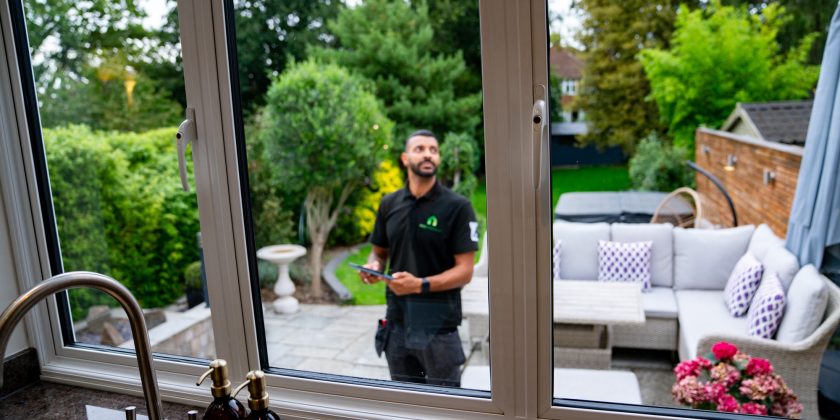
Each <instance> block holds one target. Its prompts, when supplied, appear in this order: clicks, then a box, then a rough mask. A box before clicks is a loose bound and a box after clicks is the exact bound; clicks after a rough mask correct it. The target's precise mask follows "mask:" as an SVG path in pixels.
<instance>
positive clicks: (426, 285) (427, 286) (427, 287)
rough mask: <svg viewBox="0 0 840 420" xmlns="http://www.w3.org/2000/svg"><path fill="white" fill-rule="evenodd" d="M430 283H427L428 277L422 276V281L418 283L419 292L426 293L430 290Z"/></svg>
mask: <svg viewBox="0 0 840 420" xmlns="http://www.w3.org/2000/svg"><path fill="white" fill-rule="evenodd" d="M431 286H432V285H431V283H429V279H428V278H427V277H423V283H421V284H420V293H421V294H424V295H427V294H429V291H430V290H431Z"/></svg>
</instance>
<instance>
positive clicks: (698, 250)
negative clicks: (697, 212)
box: [674, 225, 755, 290]
mask: <svg viewBox="0 0 840 420" xmlns="http://www.w3.org/2000/svg"><path fill="white" fill-rule="evenodd" d="M754 230H755V227H753V226H752V225H748V226H740V227H736V228H731V229H683V228H674V289H676V290H723V288H724V287H725V286H726V281H727V280H728V279H729V274H730V273H732V269H733V268H735V264H736V263H737V262H738V260H739V259H741V256H743V255H744V253H746V252H747V244H749V242H750V238H751V237H752V234H753V231H754Z"/></svg>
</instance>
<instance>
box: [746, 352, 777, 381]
mask: <svg viewBox="0 0 840 420" xmlns="http://www.w3.org/2000/svg"><path fill="white" fill-rule="evenodd" d="M745 370H746V372H747V375H750V376H756V375H767V374H771V373H773V365H771V364H770V361H769V360H767V359H762V358H760V357H753V358H751V359H750V361H749V362H747V368H746V369H745Z"/></svg>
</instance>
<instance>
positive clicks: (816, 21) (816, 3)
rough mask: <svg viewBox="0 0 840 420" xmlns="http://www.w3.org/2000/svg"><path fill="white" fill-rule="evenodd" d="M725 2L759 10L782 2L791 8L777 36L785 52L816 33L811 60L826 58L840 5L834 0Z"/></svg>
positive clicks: (815, 61)
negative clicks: (829, 39) (837, 9)
mask: <svg viewBox="0 0 840 420" xmlns="http://www.w3.org/2000/svg"><path fill="white" fill-rule="evenodd" d="M722 3H723V4H724V5H731V6H740V5H746V6H747V7H749V8H750V11H752V12H755V11H759V10H761V9H763V8H765V7H767V6H768V5H770V4H772V3H778V4H779V5H781V6H783V7H784V8H785V10H787V12H788V13H787V14H786V15H787V16H786V19H785V20H784V23H782V26H781V28H780V29H779V34H778V36H777V37H776V39H777V40H778V41H779V46H780V47H781V50H782V52H787V51H789V50H791V49H793V48H796V47H797V46H798V45H799V44H800V42H801V40H802V38H804V37H805V36H807V35H808V34H812V33H816V34H817V38H816V40H815V42H814V45H813V47H812V48H811V51H810V53H809V54H808V63H809V64H819V63H820V61H821V60H822V56H823V51H824V49H825V42H826V40H827V38H828V25H829V24H830V23H831V16H832V15H833V14H834V10H835V9H836V8H837V2H836V1H834V0H772V1H771V0H723V1H722Z"/></svg>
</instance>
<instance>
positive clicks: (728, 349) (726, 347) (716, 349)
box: [712, 341, 738, 361]
mask: <svg viewBox="0 0 840 420" xmlns="http://www.w3.org/2000/svg"><path fill="white" fill-rule="evenodd" d="M735 353H738V347H735V346H734V345H732V344H729V343H727V342H726V341H721V342H718V343H716V344H715V345H714V346H712V354H714V355H715V359H718V360H721V361H723V360H729V359H731V358H732V356H735Z"/></svg>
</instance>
